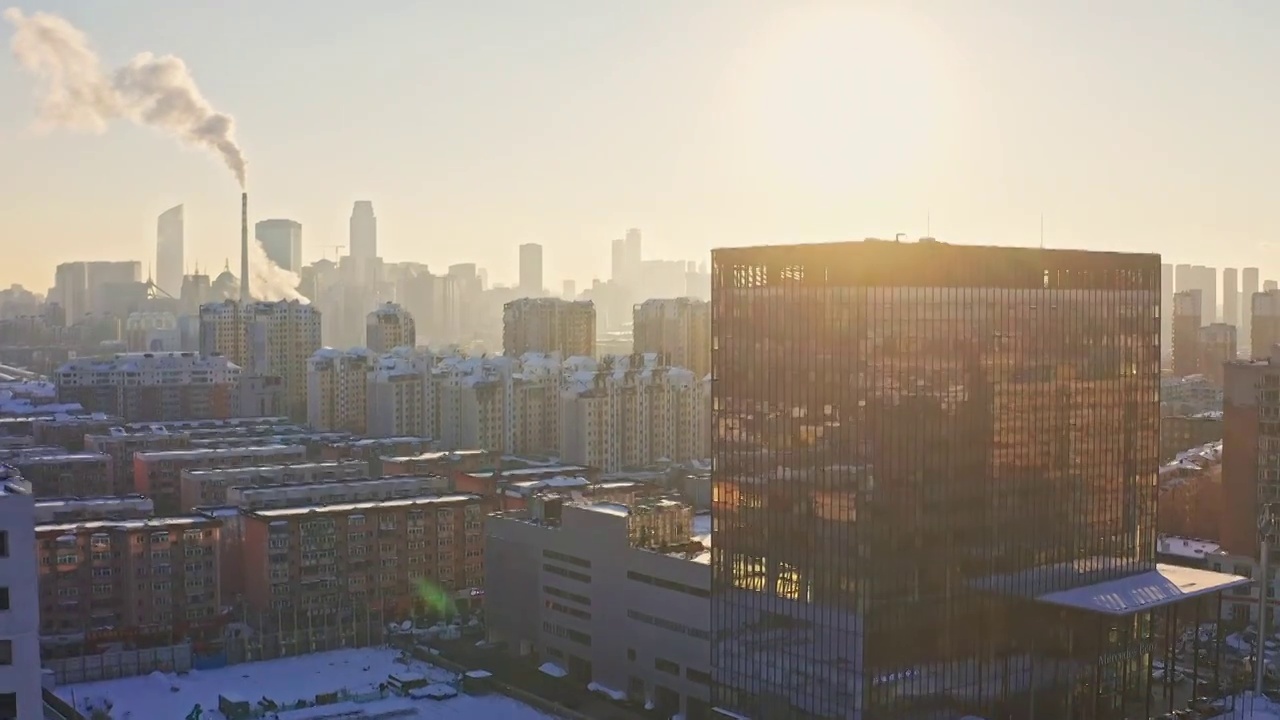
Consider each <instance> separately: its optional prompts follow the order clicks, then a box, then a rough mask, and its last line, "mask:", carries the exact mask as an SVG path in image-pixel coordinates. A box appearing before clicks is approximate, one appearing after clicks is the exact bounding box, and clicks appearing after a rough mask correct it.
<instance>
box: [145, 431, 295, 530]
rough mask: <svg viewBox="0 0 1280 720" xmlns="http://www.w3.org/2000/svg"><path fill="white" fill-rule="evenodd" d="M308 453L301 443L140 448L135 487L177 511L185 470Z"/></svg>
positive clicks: (161, 508)
mask: <svg viewBox="0 0 1280 720" xmlns="http://www.w3.org/2000/svg"><path fill="white" fill-rule="evenodd" d="M306 453H307V450H306V448H304V447H302V446H301V445H265V446H260V447H247V448H226V449H218V450H165V451H161V452H140V453H136V454H134V456H133V489H134V492H137V493H140V494H143V495H147V496H149V497H151V498H152V499H153V500H154V501H155V504H156V512H158V513H161V514H172V513H177V512H180V511H181V507H182V494H181V482H182V471H183V470H196V469H201V468H228V467H229V468H234V467H252V466H255V465H264V464H268V463H279V462H301V461H302V460H305V459H306Z"/></svg>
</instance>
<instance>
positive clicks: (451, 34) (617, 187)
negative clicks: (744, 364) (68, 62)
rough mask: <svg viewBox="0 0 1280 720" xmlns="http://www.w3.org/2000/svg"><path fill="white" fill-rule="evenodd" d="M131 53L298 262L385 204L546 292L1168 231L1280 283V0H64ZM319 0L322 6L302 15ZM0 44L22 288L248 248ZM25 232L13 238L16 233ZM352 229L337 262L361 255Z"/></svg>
mask: <svg viewBox="0 0 1280 720" xmlns="http://www.w3.org/2000/svg"><path fill="white" fill-rule="evenodd" d="M21 7H22V9H23V10H24V11H25V12H28V13H31V12H40V11H43V12H52V13H56V14H59V15H62V16H63V17H65V18H66V19H68V20H69V21H70V22H72V23H74V24H75V25H76V26H78V27H79V28H81V29H82V30H84V31H85V32H86V33H88V34H89V36H90V37H91V39H92V41H93V43H94V46H95V48H96V49H97V51H98V52H99V54H101V56H102V57H103V60H104V62H106V63H107V64H108V65H109V66H113V67H114V66H116V65H119V64H121V63H123V62H126V61H127V60H128V59H129V58H131V57H132V56H133V55H135V54H136V53H139V52H142V51H152V52H155V53H157V54H165V53H171V54H174V55H177V56H179V57H181V58H183V59H184V60H185V61H186V63H187V65H188V67H189V68H190V70H191V72H192V74H193V75H194V76H195V79H196V80H197V81H198V82H199V84H200V86H201V87H202V89H203V90H204V93H205V95H206V96H207V97H208V98H209V99H210V101H211V102H212V103H214V104H215V105H216V106H217V107H218V108H219V109H220V110H222V111H225V112H227V113H230V114H232V115H234V116H235V118H236V120H237V123H238V129H237V133H238V139H239V141H240V143H241V144H242V145H243V147H244V149H245V151H246V154H247V157H248V161H249V171H248V185H249V193H250V221H251V222H254V221H258V220H263V219H268V218H291V219H294V220H297V221H298V222H300V223H302V225H303V226H304V228H305V230H306V232H305V234H304V236H303V237H304V238H305V244H304V246H303V249H302V252H303V258H304V260H305V261H306V262H308V263H309V262H311V261H313V260H316V259H319V258H321V257H325V256H326V254H329V255H331V254H332V246H334V245H347V244H349V243H348V231H349V219H350V215H351V212H352V204H353V203H354V202H355V201H357V200H369V201H371V202H372V203H373V207H374V210H375V214H376V215H377V225H378V239H377V243H378V251H379V253H380V254H381V255H382V256H383V257H384V258H385V259H387V260H388V261H401V260H405V261H417V262H425V263H427V264H428V265H429V266H430V267H431V268H432V269H433V271H435V272H444V271H445V269H446V268H447V266H448V265H450V264H453V263H458V262H475V263H477V264H478V265H480V266H482V267H484V268H486V269H487V270H488V271H489V276H490V278H491V279H492V281H494V282H497V283H501V284H507V285H513V284H515V283H516V281H517V278H518V264H519V246H520V245H521V244H522V243H531V242H532V243H538V244H540V245H542V246H543V267H544V270H543V273H544V284H545V285H547V286H551V287H559V286H560V281H561V280H562V279H564V278H570V279H574V280H575V281H576V283H577V287H579V288H583V287H587V286H589V282H590V280H591V279H592V278H595V277H598V278H602V279H603V278H607V277H608V276H609V274H610V248H611V241H612V240H614V239H615V238H619V237H622V236H623V235H624V234H625V232H626V229H627V228H630V227H638V228H640V229H641V230H642V231H643V233H644V250H645V256H646V257H650V258H652V257H663V258H670V259H692V260H705V259H706V257H707V252H708V251H709V249H710V248H712V247H718V246H732V245H752V244H766V243H791V242H816V241H831V240H842V239H844V240H850V239H861V238H863V237H867V236H880V237H892V236H893V235H894V234H895V233H898V232H902V233H906V234H907V235H908V236H910V237H917V236H920V235H924V234H925V233H926V225H927V221H926V218H929V219H930V220H931V222H928V224H931V226H932V227H931V230H932V234H933V235H935V236H936V237H938V238H939V239H940V240H943V241H947V242H956V243H982V244H997V245H1035V244H1037V243H1038V242H1039V228H1040V217H1041V215H1042V214H1043V216H1044V218H1045V240H1046V245H1047V246H1049V247H1073V248H1083V249H1091V250H1126V251H1134V252H1160V253H1161V254H1163V255H1164V256H1165V260H1166V262H1171V263H1183V262H1186V263H1194V264H1203V265H1212V266H1215V267H1224V266H1231V267H1245V266H1250V265H1256V266H1259V267H1261V268H1262V276H1263V277H1264V278H1276V277H1278V276H1280V253H1277V249H1280V229H1273V228H1271V227H1270V222H1271V217H1270V213H1269V209H1270V205H1271V200H1272V196H1273V195H1274V193H1275V189H1276V188H1277V187H1280V145H1277V143H1275V142H1274V128H1275V127H1277V126H1280V98H1277V97H1276V96H1275V95H1274V93H1266V92H1263V91H1260V90H1259V88H1266V87H1268V81H1269V74H1270V72H1271V68H1273V67H1275V66H1277V65H1278V64H1280V47H1277V46H1276V45H1275V43H1272V42H1270V38H1269V30H1270V28H1273V27H1276V26H1277V25H1278V24H1280V5H1277V4H1275V3H1271V2H1267V1H1266V0H1239V1H1234V2H1219V3H1199V2H1193V1H1192V0H1131V1H1130V2H1126V3H1122V4H1119V5H1108V6H1106V7H1107V13H1106V14H1105V15H1099V14H1098V13H1097V9H1098V7H1099V6H1097V5H1095V4H1091V3H1078V2H1067V1H1065V0H1064V1H1062V2H1048V1H1046V2H1040V3H1026V2H1019V1H1016V0H1008V1H1004V2H1002V1H998V0H970V2H965V3H955V2H949V1H948V0H938V1H936V2H929V1H927V0H918V1H914V2H900V1H899V2H892V1H887V2H857V1H856V0H833V1H832V2H817V1H815V2H805V1H804V0H796V1H794V2H786V3H779V2H776V1H774V0H703V1H702V2H697V3H688V2H682V1H681V0H648V1H647V2H643V3H636V2H627V1H624V0H553V1H552V2H550V3H532V4H531V3H523V2H515V1H514V0H507V1H503V0H493V1H492V2H491V3H487V4H484V5H483V7H482V6H479V5H475V4H458V3H447V2H435V1H425V0H419V1H416V2H409V0H386V2H381V3H377V4H376V5H371V6H368V7H362V8H360V10H359V12H353V10H352V6H350V5H349V4H339V3H336V2H332V0H314V1H313V2H308V3H306V5H305V6H303V5H302V4H300V3H297V2H284V1H266V0H258V1H255V2H248V1H247V0H228V1H227V2H224V3H219V4H217V5H215V6H193V5H189V4H175V3H171V2H164V1H162V0H135V1H134V2H130V3H128V4H123V5H121V4H111V3H83V2H73V1H72V0H48V1H42V2H32V3H26V4H24V5H22V6H21ZM304 7H305V12H302V11H300V10H301V9H302V8H304ZM0 27H2V28H3V31H4V45H5V51H4V53H3V55H0V98H4V100H5V102H3V103H0V157H3V158H4V162H3V163H2V164H0V242H3V243H5V247H6V248H8V249H10V255H9V256H7V258H6V262H5V263H4V264H3V265H0V285H3V286H7V285H9V284H10V283H14V282H19V283H22V284H23V285H25V286H27V287H28V288H30V289H33V290H37V291H39V292H44V291H45V290H46V289H47V288H48V287H49V286H50V285H51V284H52V282H53V269H54V266H55V265H56V264H57V263H59V262H66V261H70V260H95V259H104V260H106V259H114V260H124V259H128V260H139V261H141V262H142V263H143V266H144V267H146V265H147V264H148V262H150V260H151V259H153V258H155V234H156V219H157V216H158V215H159V214H160V213H161V212H163V211H164V210H165V209H166V208H170V207H173V206H175V205H178V204H183V205H184V214H185V235H186V253H185V264H186V265H187V266H188V268H190V267H193V266H194V265H195V264H196V263H197V262H198V263H199V264H200V266H201V267H208V268H210V269H215V268H216V269H220V268H221V267H222V266H223V263H224V261H225V260H226V259H230V260H231V265H232V267H233V268H234V267H236V265H237V256H238V247H237V245H238V242H237V241H238V237H239V235H238V233H239V217H238V214H239V190H238V188H237V187H236V184H235V182H234V180H233V179H232V178H231V177H230V176H229V174H228V172H227V170H226V169H225V168H224V167H222V166H221V165H220V163H219V162H218V161H216V160H215V159H212V158H210V157H209V156H207V155H206V154H204V153H200V152H195V151H192V150H189V149H184V148H182V147H180V146H179V145H178V144H177V143H175V142H173V141H172V140H170V139H169V138H166V137H163V136H161V135H159V134H158V133H156V132H154V131H150V130H146V129H140V128H137V127H133V126H130V125H127V124H124V123H116V124H114V125H112V126H111V127H110V128H109V129H108V130H107V132H106V133H105V134H103V135H76V134H72V133H68V132H63V131H56V132H52V133H47V134H42V133H39V132H36V131H34V130H33V129H32V127H33V125H32V123H33V120H34V119H35V117H36V106H35V102H34V90H35V86H34V84H33V82H32V80H31V79H30V78H29V77H27V76H26V75H25V74H23V73H22V72H21V71H20V69H19V68H18V67H17V65H16V63H15V62H14V61H13V59H12V57H11V56H10V54H9V53H8V51H7V46H8V40H9V37H10V35H11V28H10V27H9V26H8V25H7V24H3V25H0ZM18 248H20V249H21V251H20V252H14V250H15V249H18ZM350 251H351V250H350V248H348V249H347V250H346V252H350Z"/></svg>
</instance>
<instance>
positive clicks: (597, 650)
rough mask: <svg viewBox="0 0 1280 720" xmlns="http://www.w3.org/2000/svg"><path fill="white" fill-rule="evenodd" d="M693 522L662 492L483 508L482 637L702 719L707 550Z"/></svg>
mask: <svg viewBox="0 0 1280 720" xmlns="http://www.w3.org/2000/svg"><path fill="white" fill-rule="evenodd" d="M692 533H693V516H692V512H691V510H690V508H689V507H688V506H687V505H683V504H680V503H675V502H672V501H669V500H661V499H650V500H643V501H640V502H638V503H636V504H634V505H630V506H628V505H623V504H618V503H598V502H597V503H571V502H564V501H561V500H549V501H547V502H545V503H541V504H538V505H536V506H535V507H531V508H530V510H528V511H524V512H512V513H499V514H496V515H493V516H491V517H490V518H489V519H488V521H487V522H486V525H485V535H486V545H485V577H486V582H485V598H486V600H485V602H486V604H487V607H486V620H487V624H486V627H487V629H488V632H489V638H488V639H489V640H490V641H491V642H498V643H504V644H505V646H506V647H507V648H508V649H509V650H510V651H511V652H513V653H517V654H519V655H522V656H528V657H530V658H532V659H533V662H534V663H543V665H542V666H541V667H542V668H543V669H544V672H548V671H550V672H551V673H552V674H567V675H568V676H569V677H570V678H571V679H572V681H573V683H574V684H580V685H586V684H588V683H593V684H594V685H593V687H598V688H601V691H602V692H607V693H609V694H611V695H614V696H616V697H619V698H622V697H625V698H627V699H630V700H632V701H634V702H637V703H639V704H642V705H645V706H646V707H652V708H654V709H655V710H656V711H657V712H658V713H659V714H660V715H661V716H662V717H669V716H680V717H685V718H688V719H689V720H709V719H710V718H711V717H712V712H711V704H710V697H711V625H710V619H711V607H710V597H711V569H710V566H709V564H708V563H709V561H710V554H709V552H707V550H706V548H705V547H704V546H703V545H702V544H701V543H699V542H696V541H694V540H693V539H692ZM545 663H551V664H552V666H553V667H552V668H548V666H547V665H546V664H545Z"/></svg>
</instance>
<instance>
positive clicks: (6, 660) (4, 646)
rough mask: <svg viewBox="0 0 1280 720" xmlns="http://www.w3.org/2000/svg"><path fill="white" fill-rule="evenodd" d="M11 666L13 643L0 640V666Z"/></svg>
mask: <svg viewBox="0 0 1280 720" xmlns="http://www.w3.org/2000/svg"><path fill="white" fill-rule="evenodd" d="M12 664H13V641H12V640H0V665H12Z"/></svg>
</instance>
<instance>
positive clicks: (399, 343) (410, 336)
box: [365, 302, 418, 353]
mask: <svg viewBox="0 0 1280 720" xmlns="http://www.w3.org/2000/svg"><path fill="white" fill-rule="evenodd" d="M417 344H418V332H417V329H416V326H415V325H414V322H413V316H412V315H410V314H409V311H408V310H405V309H404V308H402V307H400V306H399V305H397V304H395V303H391V302H389V303H383V304H382V305H379V306H378V308H377V309H376V310H374V311H373V312H371V313H369V317H368V318H367V320H366V322H365V346H366V347H368V348H369V350H371V351H373V352H375V353H386V352H391V351H392V350H394V349H395V348H401V347H403V348H412V347H415V346H416V345H417Z"/></svg>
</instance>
